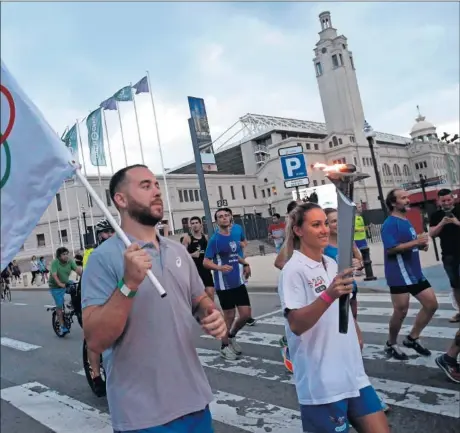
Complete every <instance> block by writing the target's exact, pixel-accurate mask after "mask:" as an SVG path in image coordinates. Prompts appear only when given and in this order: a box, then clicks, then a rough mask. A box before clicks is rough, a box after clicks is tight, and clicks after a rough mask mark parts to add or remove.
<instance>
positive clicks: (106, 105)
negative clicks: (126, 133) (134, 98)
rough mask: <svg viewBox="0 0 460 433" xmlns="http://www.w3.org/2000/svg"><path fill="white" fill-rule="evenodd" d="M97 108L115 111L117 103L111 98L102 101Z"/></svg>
mask: <svg viewBox="0 0 460 433" xmlns="http://www.w3.org/2000/svg"><path fill="white" fill-rule="evenodd" d="M99 107H101V108H103V109H104V110H116V109H117V101H116V100H115V99H114V97H113V96H111V97H110V98H108V99H106V100H105V101H102V102H101V103H100V105H99Z"/></svg>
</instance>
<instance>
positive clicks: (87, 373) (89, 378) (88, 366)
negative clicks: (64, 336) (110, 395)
mask: <svg viewBox="0 0 460 433" xmlns="http://www.w3.org/2000/svg"><path fill="white" fill-rule="evenodd" d="M99 356H100V360H99V362H100V371H99V374H100V376H101V379H102V380H103V381H104V383H106V381H107V376H106V373H105V369H104V364H103V360H102V354H101V355H99ZM83 369H84V370H85V376H86V381H87V382H88V385H89V387H90V388H91V391H93V393H94V395H96V396H97V397H104V396H105V393H104V394H103V395H100V394H98V393H97V392H96V388H95V385H94V381H93V376H92V372H93V369H92V368H91V364H90V362H89V359H88V346H87V344H86V340H83Z"/></svg>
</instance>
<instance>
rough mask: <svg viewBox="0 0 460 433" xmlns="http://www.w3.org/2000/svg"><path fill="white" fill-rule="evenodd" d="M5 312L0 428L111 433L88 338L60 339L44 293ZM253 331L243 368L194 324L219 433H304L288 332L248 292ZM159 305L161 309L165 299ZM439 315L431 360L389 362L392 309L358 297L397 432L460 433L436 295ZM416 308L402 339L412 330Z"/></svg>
mask: <svg viewBox="0 0 460 433" xmlns="http://www.w3.org/2000/svg"><path fill="white" fill-rule="evenodd" d="M12 295H13V299H12V302H11V303H8V302H6V303H2V304H1V337H2V338H1V344H2V347H1V355H2V356H1V358H0V366H1V370H0V371H1V382H0V383H1V399H2V401H1V409H2V415H1V430H2V431H5V432H8V433H25V432H34V433H86V432H93V431H98V432H99V433H112V429H111V426H110V418H109V415H108V406H107V402H106V399H104V398H102V399H98V398H96V397H95V396H94V395H93V394H92V392H91V391H90V389H89V387H88V385H87V383H86V379H85V377H84V376H82V371H81V370H82V361H81V356H82V355H81V347H82V331H81V329H80V328H79V326H78V324H77V323H74V325H73V326H72V329H71V333H70V334H69V335H68V336H66V337H65V338H63V339H60V338H57V337H56V336H55V334H54V333H53V330H52V329H51V314H50V313H49V312H46V310H45V305H46V304H48V303H50V300H51V298H50V296H49V294H47V293H44V292H40V291H38V292H35V293H32V292H30V291H16V292H13V294H12ZM251 301H252V303H253V306H254V314H253V315H254V316H255V317H256V318H257V317H258V318H259V319H258V322H257V324H256V325H255V326H254V327H246V328H245V329H243V331H242V332H241V333H240V334H239V336H238V340H239V342H240V343H241V345H242V348H243V352H244V355H243V357H242V358H241V359H239V360H238V361H233V362H229V361H225V360H222V359H221V358H220V357H219V354H218V348H219V343H218V342H216V341H215V340H213V339H211V338H207V336H204V335H202V334H201V332H200V329H199V327H198V326H197V325H196V324H195V322H194V321H193V319H192V318H191V319H190V320H191V324H192V326H195V339H194V341H195V346H196V347H197V351H198V354H199V358H200V361H201V364H202V365H203V367H204V369H205V372H206V374H207V377H208V380H209V382H210V384H211V387H212V389H213V392H214V396H215V400H214V402H213V403H212V405H211V411H212V415H213V419H214V422H215V433H243V432H249V433H266V432H271V433H299V432H300V431H301V428H300V420H299V409H298V403H297V398H296V393H295V388H294V386H293V380H292V375H290V374H289V373H288V372H287V371H286V370H285V368H284V366H283V364H282V362H281V356H280V350H279V347H278V343H277V341H278V339H279V338H280V337H281V335H282V334H283V332H284V328H283V325H284V322H283V318H282V316H281V313H280V306H279V300H278V297H277V295H276V294H274V293H272V294H261V293H253V294H251ZM159 302H161V301H159ZM439 302H440V309H439V310H438V312H437V315H436V316H435V318H434V319H433V321H432V322H431V323H430V324H429V326H428V327H427V328H426V329H425V332H424V341H425V343H426V344H427V345H428V346H429V348H430V349H432V350H433V355H432V356H431V357H428V358H422V357H419V356H417V355H416V354H415V353H413V352H412V351H410V350H407V351H408V353H409V354H410V359H409V361H406V362H398V361H394V360H387V359H386V357H385V355H384V353H383V344H384V342H385V339H386V333H387V328H388V314H389V312H390V311H391V304H390V302H389V296H388V295H387V294H375V293H374V294H363V295H362V296H361V297H360V309H359V322H360V324H361V328H362V329H363V332H364V342H365V347H364V351H363V357H364V363H365V368H366V371H367V373H368V375H369V376H370V378H371V382H372V383H373V384H374V386H375V388H376V390H377V392H378V393H379V394H380V395H381V396H382V397H383V398H384V399H385V400H386V402H387V403H388V404H390V405H391V407H392V411H391V412H390V413H389V415H388V419H389V422H390V425H391V431H392V433H413V432H417V433H433V432H442V433H457V432H458V425H459V422H460V392H459V388H458V385H456V384H453V383H450V382H448V381H447V380H446V378H445V376H444V374H443V373H442V372H441V371H440V370H439V369H438V368H437V367H436V364H435V363H434V356H435V355H437V354H439V353H442V352H443V351H444V350H445V349H446V348H447V346H448V345H449V344H450V341H451V338H452V337H453V335H454V333H455V331H456V328H457V327H456V325H455V324H450V323H448V320H447V318H448V317H451V315H452V314H453V311H452V308H451V306H450V301H449V300H448V298H447V297H446V296H443V295H440V296H439ZM417 308H418V304H417V303H416V302H413V303H412V304H411V309H410V310H409V314H408V317H407V319H406V323H405V325H404V329H403V332H402V334H401V336H403V335H405V333H406V332H407V327H408V326H410V325H411V324H413V323H414V314H415V312H416V309H417Z"/></svg>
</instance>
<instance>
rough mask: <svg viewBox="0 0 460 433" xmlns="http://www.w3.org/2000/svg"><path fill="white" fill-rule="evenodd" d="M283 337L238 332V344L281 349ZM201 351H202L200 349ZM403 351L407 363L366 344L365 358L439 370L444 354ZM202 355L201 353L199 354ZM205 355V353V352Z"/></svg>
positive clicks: (438, 352)
mask: <svg viewBox="0 0 460 433" xmlns="http://www.w3.org/2000/svg"><path fill="white" fill-rule="evenodd" d="M201 338H207V339H213V338H214V337H211V336H209V335H202V336H201ZM280 338H281V335H277V334H267V333H264V332H251V331H240V332H238V336H237V340H238V343H245V344H254V345H257V346H267V347H277V348H279V347H280V344H279V340H280ZM197 350H198V349H197ZM199 350H201V349H199ZM402 350H404V352H405V353H406V354H407V355H408V356H409V359H408V360H407V361H398V360H396V359H394V358H388V357H387V356H386V354H385V351H384V346H383V345H379V344H364V348H363V358H364V359H367V360H370V361H375V360H383V361H386V362H391V363H400V364H402V365H412V366H417V367H427V368H438V367H437V365H436V363H435V359H436V357H437V356H439V355H442V354H443V353H444V352H441V351H436V350H432V351H431V356H420V355H418V354H417V352H415V351H414V350H413V349H409V348H407V347H403V348H402ZM198 353H200V352H198ZM203 353H204V352H203Z"/></svg>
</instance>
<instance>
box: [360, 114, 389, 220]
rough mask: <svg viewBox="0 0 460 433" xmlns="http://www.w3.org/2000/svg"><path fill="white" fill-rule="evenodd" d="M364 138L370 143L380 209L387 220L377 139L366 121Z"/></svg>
mask: <svg viewBox="0 0 460 433" xmlns="http://www.w3.org/2000/svg"><path fill="white" fill-rule="evenodd" d="M363 131H364V136H365V137H366V140H367V142H368V143H369V149H370V151H371V158H372V164H373V165H374V174H375V180H376V181H377V190H378V194H379V197H378V200H379V202H380V207H381V208H382V211H383V214H384V215H385V218H386V217H387V216H388V211H387V207H386V206H385V200H384V198H383V190H382V182H381V180H380V173H379V169H378V166H377V159H376V158H375V151H374V137H375V131H374V130H373V129H372V126H371V125H369V123H367V122H366V121H364V128H363Z"/></svg>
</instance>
